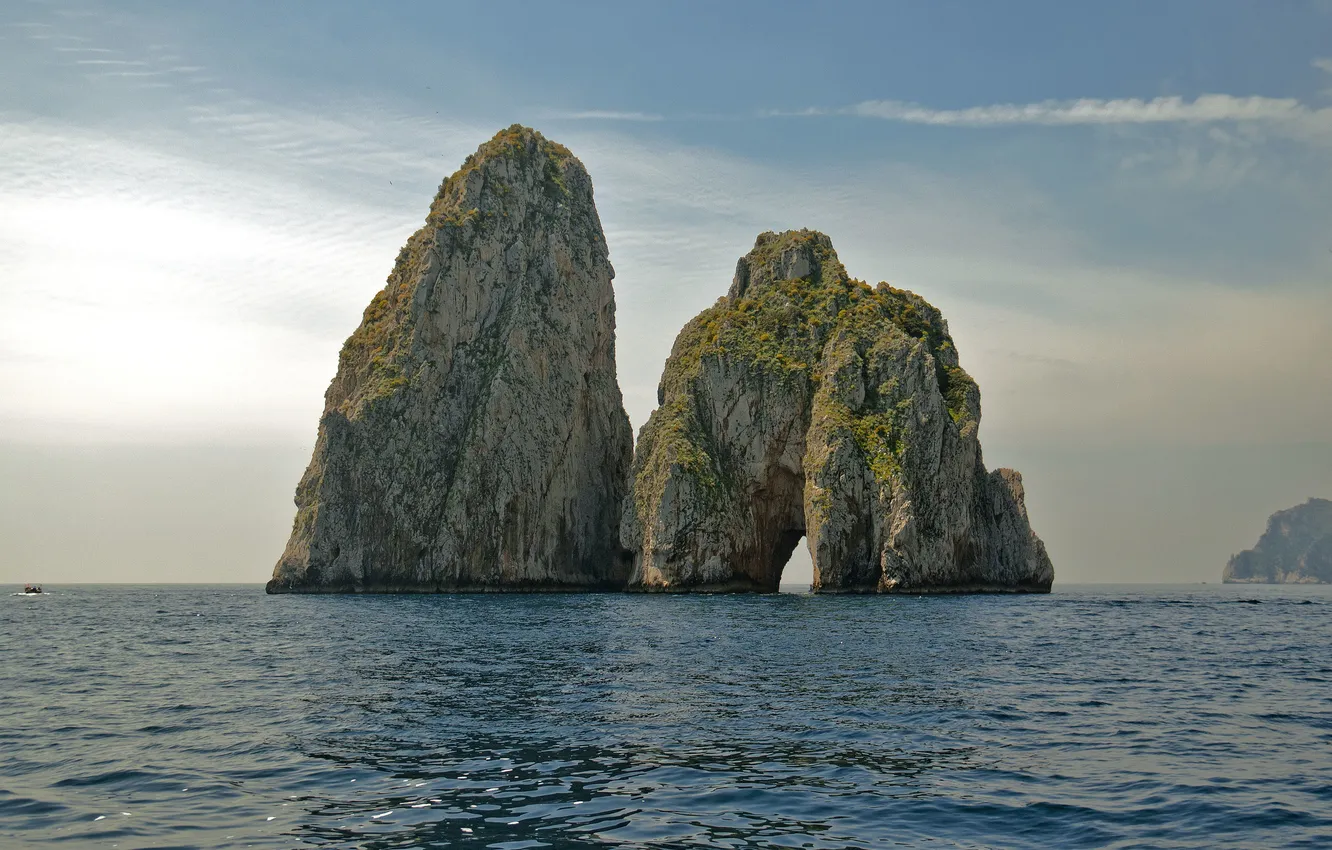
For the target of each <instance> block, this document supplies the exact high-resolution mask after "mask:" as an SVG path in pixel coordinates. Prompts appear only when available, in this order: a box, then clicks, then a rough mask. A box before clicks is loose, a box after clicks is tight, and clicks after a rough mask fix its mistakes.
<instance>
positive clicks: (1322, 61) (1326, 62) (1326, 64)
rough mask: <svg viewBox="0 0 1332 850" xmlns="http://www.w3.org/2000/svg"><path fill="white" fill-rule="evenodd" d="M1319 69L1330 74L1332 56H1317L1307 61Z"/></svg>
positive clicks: (1331, 70) (1331, 72) (1331, 71)
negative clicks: (1317, 57)
mask: <svg viewBox="0 0 1332 850" xmlns="http://www.w3.org/2000/svg"><path fill="white" fill-rule="evenodd" d="M1309 64H1310V65H1313V66H1314V67H1315V68H1317V69H1318V70H1320V71H1326V72H1327V73H1329V74H1332V58H1319V59H1315V60H1313V61H1312V62H1310V63H1309Z"/></svg>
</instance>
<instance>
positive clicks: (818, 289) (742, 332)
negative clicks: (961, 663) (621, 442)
mask: <svg viewBox="0 0 1332 850" xmlns="http://www.w3.org/2000/svg"><path fill="white" fill-rule="evenodd" d="M657 395H658V402H659V407H658V409H657V410H656V411H655V412H654V413H653V414H652V416H651V418H650V419H649V420H648V423H647V424H646V425H645V426H644V427H643V430H642V431H641V432H640V435H639V440H638V446H637V450H636V453H635V457H634V477H633V483H632V487H631V491H632V493H631V498H630V499H629V500H628V501H627V502H626V506H625V515H624V521H623V524H622V527H621V539H622V542H623V544H624V546H625V548H626V549H627V550H628V551H630V552H633V553H634V573H633V576H632V578H631V580H630V583H631V587H634V588H637V589H643V590H672V591H678V590H765V591H771V590H775V589H776V588H777V582H778V579H779V577H780V575H781V570H782V567H783V566H784V565H785V563H786V561H787V559H788V558H789V556H790V554H791V552H792V551H793V549H794V547H795V546H796V545H797V543H798V542H799V540H800V539H801V537H806V538H807V539H808V545H809V548H810V553H811V555H812V557H813V560H814V571H815V575H814V587H815V589H816V590H819V591H823V592H934V591H941V592H949V591H965V590H991V591H1005V590H1018V591H1032V590H1035V591H1044V590H1048V589H1049V587H1050V583H1051V581H1052V579H1053V568H1052V567H1051V565H1050V560H1049V557H1048V556H1047V555H1046V552H1045V547H1044V544H1042V543H1041V541H1040V539H1039V538H1037V537H1036V535H1035V534H1034V533H1033V532H1032V531H1031V528H1030V525H1029V524H1028V521H1027V515H1026V508H1025V506H1024V492H1023V487H1022V479H1021V476H1020V475H1018V473H1016V472H1014V471H1012V470H996V471H994V472H986V470H985V467H984V464H983V463H982V460H981V451H980V444H979V442H978V441H977V438H976V434H977V429H978V427H979V423H980V391H979V389H978V388H977V387H976V384H975V382H974V381H973V380H972V379H971V377H970V376H969V375H967V373H966V372H965V371H964V370H963V369H962V368H961V366H960V365H959V362H958V357H957V350H956V348H955V347H954V345H953V340H952V337H951V336H950V334H949V332H948V324H947V322H945V321H944V319H943V316H942V315H940V313H939V311H938V310H936V309H935V308H934V307H933V306H931V305H930V304H928V303H927V302H926V301H925V300H924V299H923V298H921V297H920V296H918V295H916V294H914V293H912V292H908V291H906V290H902V289H897V288H894V287H892V286H889V285H888V284H886V283H880V284H879V285H878V286H876V287H870V286H869V285H867V284H866V283H864V282H863V281H859V280H855V279H853V278H851V277H850V276H849V275H848V274H847V272H846V269H845V268H844V267H843V266H842V263H841V262H840V260H839V259H838V258H837V253H836V251H834V250H833V246H832V242H831V240H829V239H828V237H827V236H825V235H823V234H821V233H817V232H814V231H808V230H801V231H789V232H786V233H781V234H776V233H764V234H761V235H760V236H759V237H758V239H757V241H756V242H755V245H754V248H753V250H752V251H750V252H749V254H747V255H746V256H744V257H742V258H741V259H740V261H739V263H737V265H736V272H735V277H734V279H733V280H732V283H731V287H730V290H729V292H728V294H727V295H726V297H724V298H722V299H720V300H719V301H718V302H717V303H716V304H714V305H713V306H712V307H711V308H709V309H707V310H705V311H703V313H701V314H699V315H698V316H697V317H695V318H694V319H693V320H692V321H691V322H689V324H687V325H686V326H685V328H684V330H682V331H681V332H680V335H679V336H678V337H677V338H676V341H675V345H674V346H673V348H672V351H671V356H670V358H669V359H668V361H667V363H666V367H665V370H664V372H663V375H662V381H661V384H660V386H659V388H658V393H657Z"/></svg>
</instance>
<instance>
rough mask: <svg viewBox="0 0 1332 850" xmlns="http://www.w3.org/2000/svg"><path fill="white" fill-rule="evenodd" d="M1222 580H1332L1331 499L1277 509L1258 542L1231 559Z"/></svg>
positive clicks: (1241, 581) (1300, 582) (1268, 582)
mask: <svg viewBox="0 0 1332 850" xmlns="http://www.w3.org/2000/svg"><path fill="white" fill-rule="evenodd" d="M1221 580H1222V581H1224V582H1226V583H1228V584H1229V583H1237V584H1328V583H1332V501H1328V500H1327V499H1310V500H1309V501H1307V502H1305V503H1304V504H1302V505H1296V506H1295V507H1293V508H1287V509H1286V510H1284V511H1277V512H1276V513H1274V514H1272V516H1271V517H1270V518H1269V519H1268V520H1267V530H1266V531H1264V532H1263V536H1262V537H1260V538H1258V545H1257V546H1254V547H1253V548H1252V549H1245V550H1244V551H1243V552H1240V553H1239V554H1238V555H1235V556H1234V557H1232V558H1231V559H1230V562H1229V563H1228V564H1226V568H1225V570H1224V571H1223V572H1222V573H1221Z"/></svg>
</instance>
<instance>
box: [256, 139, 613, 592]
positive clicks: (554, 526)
mask: <svg viewBox="0 0 1332 850" xmlns="http://www.w3.org/2000/svg"><path fill="white" fill-rule="evenodd" d="M613 275H614V270H613V269H612V268H611V265H610V262H609V261H608V259H607V248H606V240H605V236H604V235H603V233H602V230H601V222H600V219H599V218H598V216H597V210H596V207H595V205H594V204H593V201H592V181H591V179H590V178H589V177H588V174H587V171H586V170H585V169H584V168H583V165H582V163H580V162H579V161H578V160H577V159H576V158H575V157H574V156H573V155H572V154H571V153H570V152H569V151H568V150H567V149H566V148H564V147H563V146H561V145H558V144H555V143H553V142H550V141H548V140H546V139H545V138H543V137H542V136H541V134H539V133H537V132H535V131H533V130H530V129H527V128H524V127H519V126H517V125H515V126H513V127H511V128H509V129H508V130H505V131H502V132H500V133H499V134H498V135H496V136H495V137H494V138H493V139H491V140H490V141H489V142H487V143H486V144H484V145H482V146H481V148H480V149H479V150H477V152H476V153H475V154H473V155H472V156H470V157H468V159H467V161H466V163H465V164H464V165H463V167H462V169H461V170H460V171H458V173H456V174H454V175H453V176H452V177H450V178H448V179H447V180H445V181H444V184H443V185H442V186H441V187H440V190H439V193H438V195H437V196H436V197H435V200H434V202H433V203H432V204H431V207H430V213H429V215H428V216H427V218H426V223H425V226H424V227H422V228H421V229H420V230H418V231H417V232H416V233H415V234H414V235H413V236H412V237H411V238H410V239H409V240H408V242H407V245H406V246H405V247H404V248H403V249H402V251H401V252H400V253H399V254H398V259H397V263H396V265H395V266H394V268H393V272H392V273H391V274H390V275H389V277H388V283H387V285H386V286H385V287H384V289H383V290H381V291H380V292H379V294H377V295H376V296H375V297H374V299H373V300H372V301H371V302H370V306H369V307H367V308H366V310H365V314H364V317H363V319H362V321H361V325H360V327H358V328H357V329H356V331H355V333H353V334H352V335H351V336H350V337H349V338H348V339H347V342H346V343H345V344H344V345H343V347H342V353H341V355H340V357H339V359H338V371H337V375H336V376H335V377H334V378H333V382H332V384H330V385H329V388H328V392H327V393H326V394H325V405H324V413H323V416H322V418H321V419H320V422H319V436H318V441H317V443H316V445H315V450H314V456H313V458H312V459H311V461H310V466H309V468H308V469H307V470H306V472H305V475H304V477H303V478H302V479H301V481H300V484H299V485H298V487H297V489H296V505H297V515H296V521H295V525H294V528H293V530H292V535H291V540H290V541H289V542H288V544H287V548H286V551H285V552H283V554H282V557H281V559H280V560H279V561H278V563H277V566H276V568H275V569H274V571H273V579H272V581H270V582H269V583H268V591H269V592H270V593H275V592H342V591H375V592H434V591H455V590H586V589H620V588H623V587H624V585H625V582H626V580H627V578H628V565H627V563H626V562H625V560H624V558H623V557H622V552H621V551H620V548H619V542H618V529H619V516H620V510H621V503H622V501H623V498H624V493H625V489H626V487H627V480H628V473H629V465H630V462H631V457H632V450H633V448H632V446H633V443H632V440H633V435H632V433H631V431H630V427H629V420H628V417H627V416H626V415H625V412H624V406H623V403H622V400H621V396H620V389H619V385H618V383H617V381H616V375H615V301H614V293H613V291H612V288H611V278H612V277H613Z"/></svg>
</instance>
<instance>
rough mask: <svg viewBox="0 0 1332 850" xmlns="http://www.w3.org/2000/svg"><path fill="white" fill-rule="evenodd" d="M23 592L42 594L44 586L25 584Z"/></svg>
mask: <svg viewBox="0 0 1332 850" xmlns="http://www.w3.org/2000/svg"><path fill="white" fill-rule="evenodd" d="M23 592H24V593H41V592H42V586H41V585H40V584H25V585H23Z"/></svg>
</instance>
